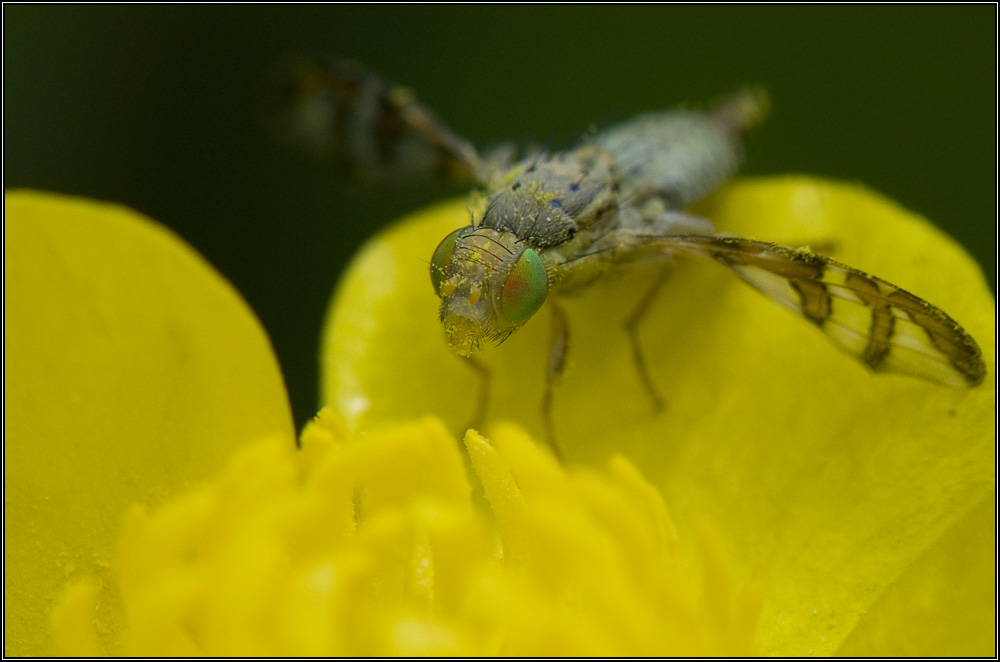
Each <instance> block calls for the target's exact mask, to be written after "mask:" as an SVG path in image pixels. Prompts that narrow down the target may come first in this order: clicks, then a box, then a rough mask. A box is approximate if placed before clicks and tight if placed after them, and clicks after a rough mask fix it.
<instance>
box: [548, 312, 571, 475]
mask: <svg viewBox="0 0 1000 662" xmlns="http://www.w3.org/2000/svg"><path fill="white" fill-rule="evenodd" d="M549 307H550V308H551V309H552V334H551V336H550V337H549V364H548V366H547V369H546V371H545V394H544V395H543V396H542V422H543V424H544V425H545V440H546V441H547V442H548V444H549V447H550V448H552V452H553V453H555V456H556V457H557V458H559V459H560V460H561V459H562V453H560V452H559V445H558V444H557V443H556V428H555V425H554V424H553V422H552V404H553V402H554V398H555V392H556V386H557V385H558V384H559V379H560V378H561V377H562V373H563V370H564V369H565V368H566V353H567V350H568V347H569V323H568V322H567V320H566V312H565V311H564V310H563V309H562V308H561V307H560V306H559V305H558V304H556V303H555V302H554V301H552V302H551V303H550V305H549Z"/></svg>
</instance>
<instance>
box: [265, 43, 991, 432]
mask: <svg viewBox="0 0 1000 662" xmlns="http://www.w3.org/2000/svg"><path fill="white" fill-rule="evenodd" d="M297 66H298V67H300V69H299V70H298V73H296V74H295V76H293V77H292V78H290V79H288V80H297V81H298V82H297V83H295V84H294V85H292V86H291V87H290V88H289V89H291V90H293V91H294V94H293V96H292V97H291V101H290V102H289V101H287V100H286V102H285V103H284V104H283V105H282V106H281V109H282V114H281V115H280V116H279V118H280V124H281V126H283V127H284V131H285V133H286V134H291V135H294V136H295V137H296V138H297V139H298V140H299V141H300V142H305V143H308V144H310V145H312V146H313V147H317V146H318V147H319V148H320V151H321V152H323V153H325V154H326V155H327V156H333V157H335V160H339V161H341V162H343V163H345V164H348V165H349V166H351V167H353V168H355V169H356V170H360V171H362V172H364V173H365V174H367V175H374V177H375V178H382V179H392V178H396V177H398V176H400V175H403V176H405V175H407V174H408V173H412V174H414V175H417V174H420V175H425V176H427V175H429V176H431V177H432V178H437V179H450V180H451V181H456V180H459V181H461V180H465V181H472V182H477V183H479V184H480V186H481V187H482V188H483V189H484V191H485V199H486V204H485V207H484V211H483V212H482V213H481V214H479V215H477V216H476V218H474V219H473V221H472V223H470V224H469V225H467V226H465V227H461V228H458V229H456V230H454V231H453V232H451V233H450V234H448V235H447V236H446V237H445V238H444V239H443V240H442V241H441V243H440V244H439V245H438V247H437V249H436V250H435V251H434V254H433V255H432V257H431V262H430V278H431V284H432V286H433V287H434V291H435V292H436V293H437V295H438V297H439V298H440V299H441V305H440V309H439V318H440V321H441V325H442V329H443V331H444V336H445V340H446V342H447V343H448V346H449V347H450V348H451V349H452V351H454V352H455V353H456V354H457V355H459V356H461V357H465V358H467V359H469V360H470V361H472V363H473V366H474V367H476V368H477V369H478V370H479V371H480V373H481V374H483V375H484V380H483V381H484V383H483V391H482V393H483V395H482V396H481V399H480V411H479V415H478V417H479V418H482V416H483V414H484V409H485V402H486V401H487V400H488V396H487V395H486V393H487V392H488V383H489V378H488V374H489V373H488V371H487V370H486V368H485V366H483V365H482V364H481V363H479V362H478V361H477V360H476V359H475V358H474V352H475V351H476V350H477V349H478V348H480V347H481V346H482V345H483V344H484V343H487V342H499V341H502V340H504V339H505V338H507V337H508V336H510V335H511V334H512V333H514V332H515V331H517V330H518V329H519V328H520V327H521V326H523V325H524V324H525V323H526V322H527V321H528V320H529V319H531V318H532V317H533V316H534V315H535V313H537V312H538V310H539V309H541V308H542V306H543V305H544V304H546V303H548V304H549V307H550V308H551V309H552V311H553V316H552V319H553V331H552V335H551V343H550V353H549V362H548V366H547V369H546V389H545V396H544V400H543V404H542V407H543V419H544V421H545V424H546V428H547V429H546V433H547V436H548V439H549V441H550V443H551V444H552V446H553V448H554V449H555V448H556V446H555V441H554V438H555V435H554V430H553V426H552V405H553V398H554V393H555V388H556V384H557V382H558V381H559V378H560V376H561V375H562V372H563V368H564V366H565V359H566V352H567V347H568V344H569V327H568V323H567V320H566V315H565V314H564V313H563V312H562V308H561V307H560V306H559V304H558V299H559V297H561V296H563V295H566V294H569V293H572V292H574V291H577V290H579V289H581V288H585V287H586V286H587V285H589V284H591V283H593V282H595V281H598V280H600V279H603V278H606V277H608V276H610V275H612V274H613V273H615V272H617V271H620V270H622V269H625V268H628V267H629V266H631V265H635V264H637V263H640V262H641V263H644V264H645V263H649V262H662V263H664V264H665V265H666V264H667V263H669V261H670V260H671V259H672V257H673V256H674V255H678V254H680V255H688V256H693V257H698V258H705V259H708V260H712V261H714V262H716V263H718V264H721V265H723V266H724V267H726V268H728V269H729V270H731V271H732V272H733V273H734V274H735V275H736V276H738V277H739V278H741V279H742V280H743V281H745V282H746V283H748V284H750V285H751V286H753V287H754V288H756V289H757V290H758V291H760V292H761V293H763V294H764V295H765V296H767V297H769V298H771V299H772V300H774V301H776V302H777V303H779V304H781V305H782V306H784V307H786V308H789V309H790V310H792V311H793V312H796V313H798V314H799V315H801V316H802V317H804V318H805V319H806V320H807V321H809V322H810V323H812V324H813V325H814V326H816V327H817V328H818V329H819V330H820V331H822V332H823V333H824V334H826V336H827V337H828V338H829V339H830V340H831V341H833V343H834V344H836V345H837V346H838V347H840V348H841V349H842V350H844V351H846V352H847V353H848V354H850V355H852V356H854V357H855V358H857V359H859V360H861V361H862V362H863V363H864V364H865V365H867V366H868V367H869V368H870V369H871V370H873V371H875V372H894V373H903V374H909V375H914V376H917V377H922V378H925V379H929V380H931V381H934V382H938V383H941V384H945V385H949V386H956V387H971V386H976V385H978V384H980V383H981V382H982V381H983V379H984V378H985V374H986V366H985V363H984V362H983V358H982V353H981V351H980V349H979V346H978V345H977V344H976V342H975V340H973V338H972V337H971V336H970V335H969V334H968V333H967V332H966V331H965V330H964V329H963V328H962V327H961V326H960V325H959V324H958V323H957V322H955V321H954V320H953V319H952V318H951V317H949V316H948V315H947V314H946V313H944V312H943V311H942V310H940V309H939V308H937V307H935V306H933V305H932V304H930V303H928V302H927V301H924V300H923V299H921V298H919V297H917V296H915V295H913V294H910V293H909V292H907V291H905V290H903V289H901V288H899V287H897V286H895V285H893V284H891V283H889V282H887V281H885V280H882V279H880V278H878V277H876V276H872V275H870V274H867V273H864V272H862V271H859V270H857V269H854V268H852V267H849V266H847V265H845V264H841V263H840V262H837V261H836V260H833V259H831V258H828V257H825V256H822V255H819V254H816V253H813V252H811V251H810V250H808V249H795V248H791V247H788V246H783V245H780V244H775V243H767V242H761V241H755V240H751V239H744V238H741V237H734V236H729V235H725V234H720V233H717V232H716V231H715V228H714V227H713V225H712V223H711V221H709V220H708V219H704V218H699V217H697V216H693V215H691V214H689V213H687V212H685V211H684V209H685V208H687V207H688V206H689V205H691V204H693V203H695V202H697V201H698V200H700V199H702V198H703V197H705V196H706V195H708V194H709V193H710V192H712V191H713V190H715V189H716V188H718V187H719V186H720V185H721V184H722V183H724V182H725V181H726V180H728V179H729V178H730V177H732V176H733V175H734V174H735V173H736V171H737V169H738V167H739V165H740V162H741V161H742V156H743V136H744V134H745V133H746V132H747V131H748V130H749V129H751V128H752V127H753V126H754V125H756V124H757V123H758V122H759V121H760V120H761V119H762V118H763V116H764V114H765V113H766V109H767V99H766V96H765V95H764V94H763V93H762V92H760V91H759V90H755V89H747V90H743V91H740V92H737V93H736V94H734V95H732V96H730V97H728V98H725V99H723V100H722V101H720V102H719V103H717V104H716V105H714V106H713V107H711V108H709V109H708V110H706V111H694V110H673V111H666V112H656V113H650V114H646V115H640V116H638V117H636V118H634V119H631V120H629V121H626V122H624V123H622V124H619V125H616V126H612V127H610V128H608V129H606V130H604V131H601V132H599V133H597V134H595V135H592V136H589V137H585V138H584V139H582V140H581V141H580V143H579V144H578V145H577V146H576V147H573V148H571V149H568V150H565V151H554V152H548V151H534V152H531V153H528V154H526V155H524V156H522V157H521V158H520V159H513V158H511V156H510V155H511V154H513V150H512V149H510V148H506V147H505V148H501V149H499V150H496V151H495V152H494V153H493V154H491V155H488V156H486V157H478V156H477V155H476V152H475V150H474V149H473V148H472V147H471V145H470V144H469V143H468V142H467V141H465V140H463V139H461V138H459V137H458V136H456V135H455V134H453V133H452V132H451V131H450V130H449V129H447V128H446V127H445V126H444V125H443V124H441V123H440V122H439V121H438V120H436V119H435V118H434V117H433V115H432V114H431V113H430V112H429V111H427V110H426V109H425V108H424V107H423V106H421V105H419V103H418V102H417V101H416V100H415V99H414V98H413V97H412V95H410V94H409V93H408V92H402V91H400V90H401V88H398V87H396V86H394V85H392V84H391V83H387V82H385V81H383V80H382V79H381V78H379V77H377V76H375V75H374V74H371V73H369V72H367V71H364V70H362V69H360V68H356V67H353V66H347V65H344V64H343V63H339V62H336V61H333V62H328V63H325V64H324V63H319V62H315V61H308V62H306V63H299V65H297ZM665 273H666V271H665V270H664V271H663V272H661V276H660V278H658V279H657V280H656V281H655V282H654V283H653V284H652V286H651V287H650V289H649V290H648V291H647V293H646V294H645V296H643V297H642V298H641V300H640V301H639V303H638V305H637V306H636V308H635V309H634V310H633V312H632V314H631V315H630V316H629V317H628V318H627V320H626V330H627V333H628V336H629V342H630V343H631V347H632V350H633V356H634V362H635V365H636V368H637V372H638V375H639V378H640V380H641V382H642V384H643V386H644V388H645V390H646V391H647V393H648V394H649V396H650V399H651V400H652V402H653V404H654V407H656V408H660V407H662V398H661V397H660V395H659V393H658V391H657V389H656V386H655V382H654V380H653V379H652V377H651V375H650V374H649V372H648V370H647V368H646V362H645V359H644V355H643V351H642V348H641V346H640V344H639V341H638V336H637V329H638V327H639V326H640V324H641V322H642V320H643V318H644V316H645V314H646V312H647V311H648V310H649V308H650V306H651V304H652V303H653V301H654V299H655V297H656V294H657V291H658V290H659V288H660V285H661V284H662V282H663V278H664V277H665Z"/></svg>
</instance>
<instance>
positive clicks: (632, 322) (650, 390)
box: [624, 263, 672, 413]
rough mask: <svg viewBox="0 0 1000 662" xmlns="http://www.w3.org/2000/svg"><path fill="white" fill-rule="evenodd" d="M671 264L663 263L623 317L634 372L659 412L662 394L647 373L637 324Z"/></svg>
mask: <svg viewBox="0 0 1000 662" xmlns="http://www.w3.org/2000/svg"><path fill="white" fill-rule="evenodd" d="M671 266H672V265H671V264H670V263H668V264H665V265H664V266H663V268H661V269H660V273H659V274H657V276H656V280H654V281H653V283H652V285H650V287H649V289H647V290H646V293H645V294H644V295H643V296H642V299H640V300H639V303H638V304H636V307H635V308H633V309H632V312H631V313H630V314H629V316H628V317H627V318H625V323H624V326H625V332H626V333H627V334H628V339H629V344H630V345H631V346H632V360H633V362H634V363H635V369H636V372H638V374H639V381H640V382H642V386H643V388H644V389H645V390H646V394H647V395H648V396H649V399H650V400H651V401H652V403H653V411H654V412H655V413H660V412H661V411H663V396H662V395H660V391H659V389H657V388H656V384H655V383H654V382H653V377H652V376H651V375H650V374H649V367H648V366H647V365H646V355H645V353H644V352H643V351H642V345H640V344H639V325H640V324H641V323H642V321H643V319H645V317H646V314H647V313H648V312H649V309H650V307H651V306H652V305H653V302H654V301H655V300H656V297H657V295H658V294H659V293H660V289H662V288H663V284H664V283H665V282H667V276H668V274H669V273H670V269H671Z"/></svg>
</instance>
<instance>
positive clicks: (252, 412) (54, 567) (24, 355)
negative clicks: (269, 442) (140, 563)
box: [4, 191, 292, 656]
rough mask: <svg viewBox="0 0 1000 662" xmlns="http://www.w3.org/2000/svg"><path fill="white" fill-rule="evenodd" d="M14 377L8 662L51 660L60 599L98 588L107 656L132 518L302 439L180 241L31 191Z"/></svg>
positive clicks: (268, 360)
mask: <svg viewBox="0 0 1000 662" xmlns="http://www.w3.org/2000/svg"><path fill="white" fill-rule="evenodd" d="M4 360H5V364H6V365H5V366H4V465H5V467H4V538H5V541H4V564H5V572H4V637H5V649H4V652H5V653H6V654H8V655H21V656H25V655H45V654H49V653H51V652H52V648H51V646H52V642H51V638H50V636H49V635H48V614H49V610H50V608H51V603H52V600H53V598H54V597H55V595H56V594H57V593H58V592H59V591H60V590H61V589H62V588H63V586H64V585H65V584H66V582H67V580H68V579H70V578H72V577H75V576H78V575H80V574H84V573H85V574H88V575H91V576H93V577H96V578H99V580H100V581H99V582H98V584H97V586H99V587H104V590H103V592H102V590H100V589H98V588H94V585H92V586H91V589H92V592H94V591H96V594H97V595H98V606H99V607H100V608H101V611H100V612H97V615H96V616H95V618H96V619H98V621H99V622H100V625H101V627H100V628H99V632H100V633H101V636H102V637H104V638H105V643H106V642H107V641H109V640H113V639H114V636H115V628H117V627H118V621H117V620H116V619H115V617H114V616H113V613H114V609H113V607H114V606H115V604H116V601H117V596H116V595H114V593H113V591H108V590H106V589H107V587H108V586H110V585H111V582H109V581H108V580H109V577H108V573H107V568H108V564H109V562H110V556H111V550H112V549H113V545H114V541H115V540H116V539H117V536H118V531H119V527H120V524H121V519H122V516H123V514H124V513H125V511H126V509H127V508H128V507H129V506H130V505H131V504H133V503H135V502H144V503H150V504H155V503H159V502H160V501H162V500H163V499H164V498H165V497H168V496H170V495H172V494H174V493H176V492H177V491H178V490H179V489H180V488H182V487H185V486H189V485H192V484H195V483H197V482H198V481H200V480H202V479H204V478H205V477H206V476H208V475H210V474H211V473H212V472H214V471H216V470H217V469H218V468H219V467H220V466H221V465H222V461H223V459H224V458H225V457H226V455H227V454H228V453H229V452H230V451H231V450H232V449H233V448H234V447H236V446H237V445H239V444H242V443H245V442H246V440H247V439H249V438H252V437H254V436H257V435H260V434H264V433H275V434H280V435H283V436H284V437H285V438H286V439H289V440H291V439H292V436H291V435H292V424H291V420H290V411H289V407H288V404H287V396H286V394H285V391H284V385H283V382H282V378H281V374H280V371H279V368H278V365H277V362H276V360H275V357H274V354H273V352H272V350H271V347H270V344H269V342H268V339H267V337H266V335H265V334H264V331H263V329H262V328H261V327H260V325H259V323H258V322H257V320H256V318H255V317H254V316H253V313H252V312H251V311H250V309H249V308H248V307H247V305H246V303H245V302H244V301H243V300H242V299H241V298H240V297H239V295H238V294H237V293H236V292H235V291H234V290H233V288H232V287H231V286H230V285H228V284H227V283H226V282H224V280H223V279H222V278H221V277H220V276H219V274H218V273H217V272H216V271H215V270H214V269H212V268H211V267H210V266H209V265H208V264H207V263H206V262H205V261H204V260H203V259H201V258H200V257H199V256H197V255H195V254H194V252H193V251H192V250H191V249H190V248H189V247H188V246H186V245H184V244H183V242H181V241H180V240H179V239H178V238H177V237H176V236H174V235H173V234H172V233H170V232H169V231H167V230H165V229H164V228H162V227H160V226H158V225H156V224H155V223H153V222H151V221H149V220H148V219H146V218H144V217H142V216H140V215H139V214H137V213H135V212H133V211H130V210H128V209H126V208H124V207H120V206H117V205H111V204H104V203H97V202H92V201H87V200H83V199H79V198H71V197H63V196H56V195H51V194H43V193H34V192H27V191H18V192H9V193H7V194H6V195H5V200H4ZM288 443H292V442H291V441H289V442H288ZM80 591H81V593H80V595H84V594H86V590H85V589H80ZM80 599H84V598H82V597H81V598H80ZM92 643H93V642H92ZM77 652H79V653H83V654H87V653H92V652H93V651H92V650H89V649H83V650H79V651H77Z"/></svg>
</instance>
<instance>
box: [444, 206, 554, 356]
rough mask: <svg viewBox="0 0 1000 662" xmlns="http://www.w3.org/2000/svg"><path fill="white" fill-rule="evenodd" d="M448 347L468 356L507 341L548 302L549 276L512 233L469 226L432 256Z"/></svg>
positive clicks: (534, 253) (537, 259)
mask: <svg viewBox="0 0 1000 662" xmlns="http://www.w3.org/2000/svg"><path fill="white" fill-rule="evenodd" d="M431 283H432V284H433V286H434V290H435V292H436V293H437V295H438V296H439V297H440V298H441V311H440V318H441V325H442V327H443V329H444V332H445V337H446V338H447V341H448V345H449V346H450V347H451V348H452V350H454V351H455V352H456V353H458V354H459V355H461V356H468V355H469V354H470V353H471V352H472V349H473V348H475V347H477V346H479V344H480V343H481V342H482V341H483V340H503V339H504V338H506V337H507V336H508V335H510V334H511V333H513V332H514V331H516V330H517V329H518V328H519V327H520V326H521V325H522V324H524V323H525V322H526V321H527V320H528V319H529V318H530V317H531V316H532V315H533V314H534V313H535V312H536V311H537V310H538V309H539V308H540V307H541V305H542V303H544V302H545V297H546V296H547V294H548V288H549V282H548V272H547V270H546V268H545V265H544V263H543V261H542V258H541V257H540V256H539V254H538V253H537V252H536V251H535V250H534V249H533V248H531V247H530V246H528V245H527V244H526V243H525V242H523V241H521V240H520V239H519V238H518V237H517V236H516V235H514V234H513V233H511V232H506V231H502V230H496V229H494V228H484V227H476V226H471V225H470V226H468V227H464V228H459V229H458V230H455V231H454V232H452V233H451V234H449V235H448V236H447V237H445V238H444V240H442V242H441V243H440V244H439V245H438V247H437V249H436V250H435V251H434V255H433V257H432V258H431Z"/></svg>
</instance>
